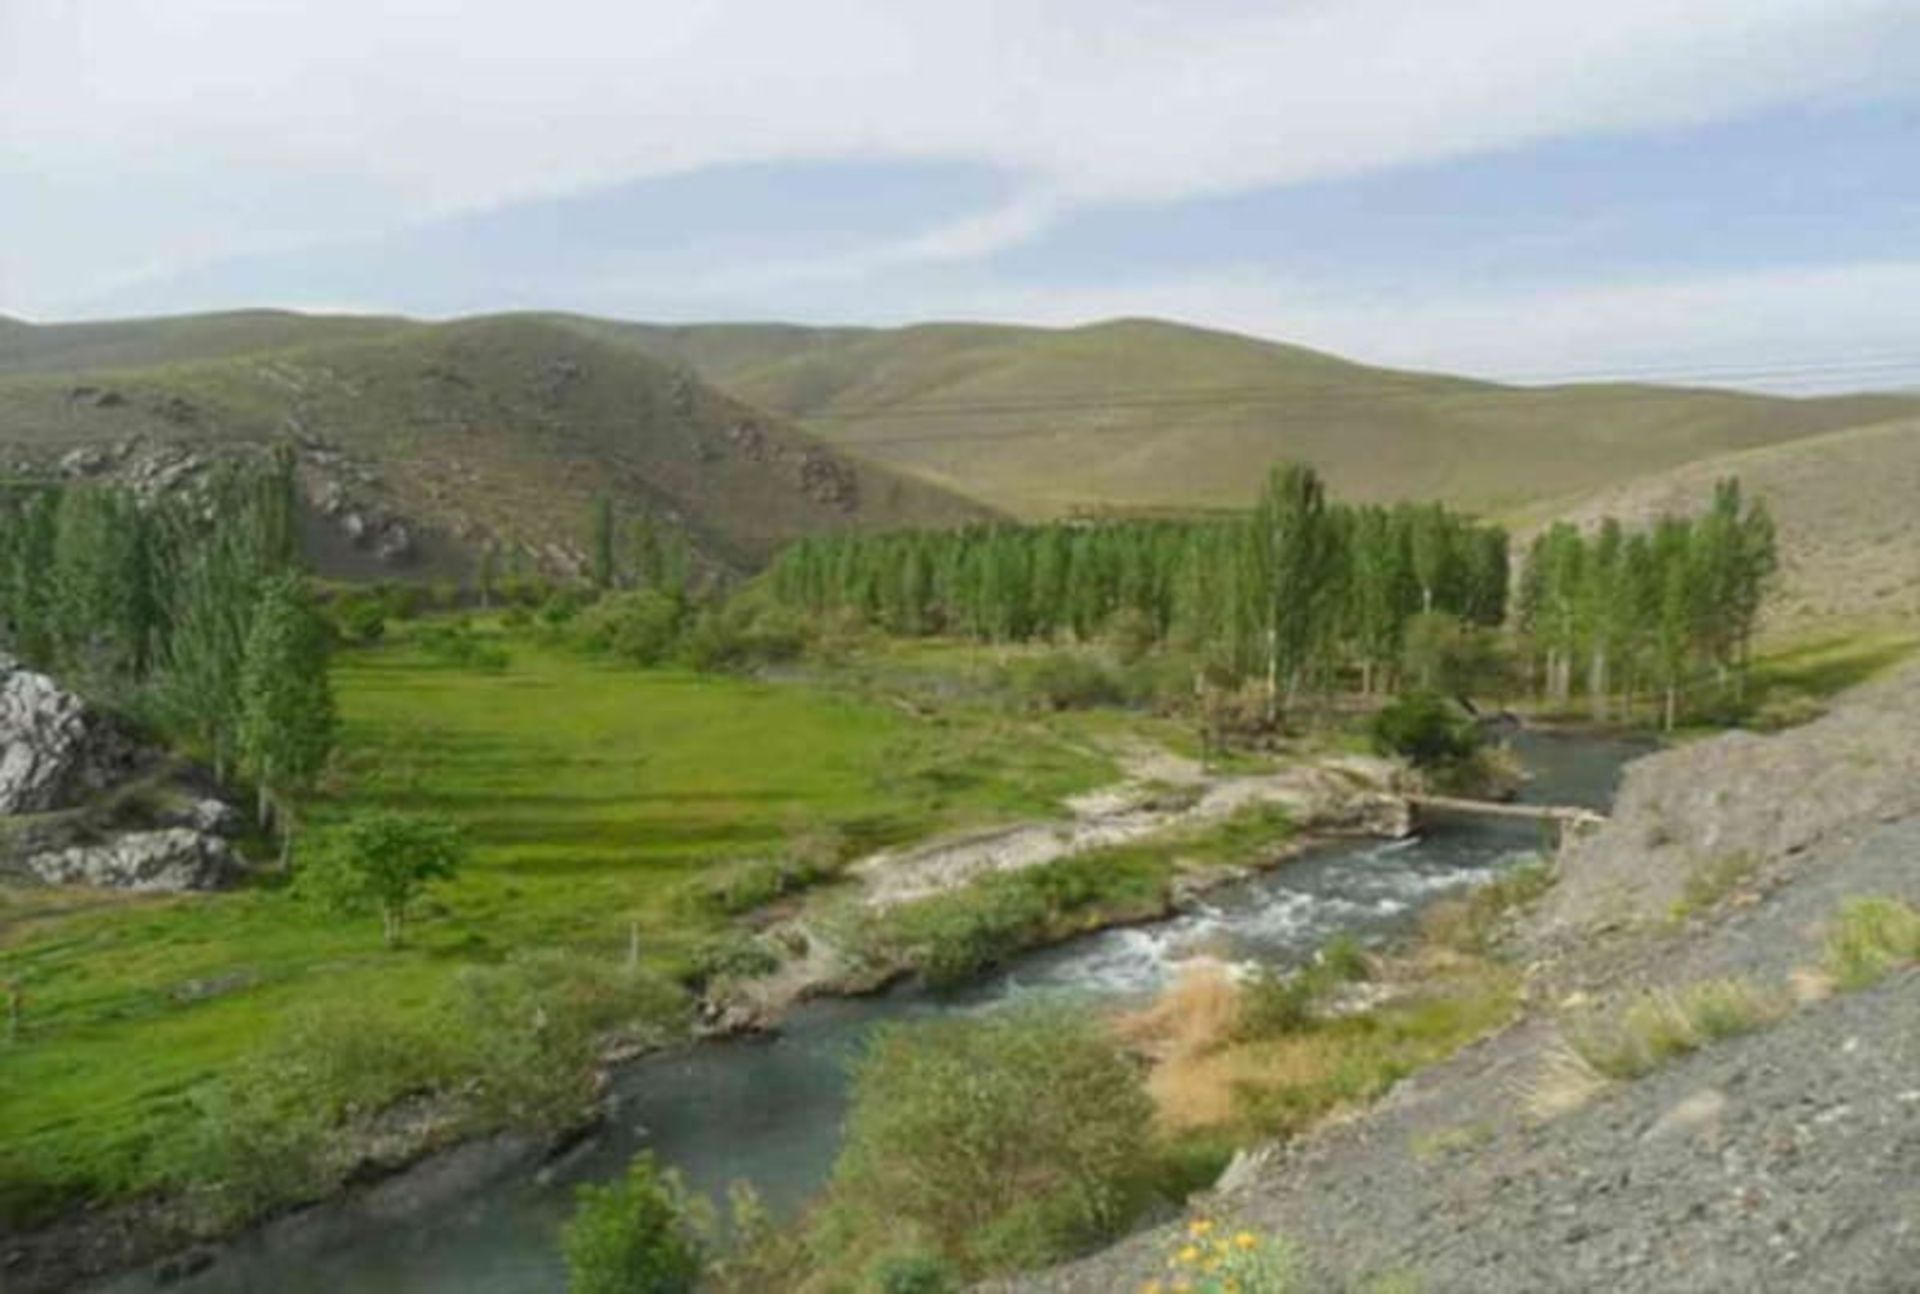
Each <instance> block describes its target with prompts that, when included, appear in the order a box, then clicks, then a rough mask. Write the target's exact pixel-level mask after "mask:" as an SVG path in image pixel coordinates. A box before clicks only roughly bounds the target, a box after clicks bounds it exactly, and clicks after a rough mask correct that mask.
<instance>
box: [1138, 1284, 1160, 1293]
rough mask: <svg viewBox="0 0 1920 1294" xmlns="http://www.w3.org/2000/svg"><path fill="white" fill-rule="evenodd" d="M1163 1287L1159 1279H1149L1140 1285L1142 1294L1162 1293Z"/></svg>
mask: <svg viewBox="0 0 1920 1294" xmlns="http://www.w3.org/2000/svg"><path fill="white" fill-rule="evenodd" d="M1163 1288H1165V1287H1164V1286H1162V1285H1161V1284H1160V1282H1159V1281H1148V1282H1147V1283H1146V1284H1145V1285H1142V1286H1141V1287H1140V1294H1160V1291H1161V1290H1162V1289H1163Z"/></svg>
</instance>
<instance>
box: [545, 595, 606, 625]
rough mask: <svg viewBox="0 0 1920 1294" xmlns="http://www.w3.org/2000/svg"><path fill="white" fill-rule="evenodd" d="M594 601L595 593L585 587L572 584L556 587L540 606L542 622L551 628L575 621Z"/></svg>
mask: <svg viewBox="0 0 1920 1294" xmlns="http://www.w3.org/2000/svg"><path fill="white" fill-rule="evenodd" d="M592 602H593V594H591V593H589V592H588V591H587V590H585V589H581V588H575V587H573V586H571V585H568V586H565V587H562V588H557V589H554V590H553V591H552V592H551V593H549V594H548V595H547V600H546V601H545V602H544V603H542V604H541V606H540V622H541V623H542V624H544V625H546V626H547V627H548V628H549V629H559V628H562V627H564V626H566V625H569V624H571V623H573V619H574V617H575V616H578V615H579V614H580V613H581V612H582V611H584V610H585V609H586V608H587V607H588V606H590V605H591V604H592Z"/></svg>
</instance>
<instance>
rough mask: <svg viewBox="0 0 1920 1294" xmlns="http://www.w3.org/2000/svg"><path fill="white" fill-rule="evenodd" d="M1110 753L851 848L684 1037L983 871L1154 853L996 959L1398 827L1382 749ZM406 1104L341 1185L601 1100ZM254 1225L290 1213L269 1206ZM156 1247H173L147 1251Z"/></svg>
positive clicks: (810, 981) (166, 1215) (629, 1055)
mask: <svg viewBox="0 0 1920 1294" xmlns="http://www.w3.org/2000/svg"><path fill="white" fill-rule="evenodd" d="M1121 762H1122V764H1123V766H1124V767H1125V769H1126V776H1125V777H1124V778H1123V780H1122V781H1120V782H1118V783H1113V784H1109V785H1108V786H1105V787H1103V788H1100V789H1097V790H1095V791H1092V792H1087V793H1083V794H1080V795H1077V796H1073V797H1069V798H1068V800H1067V801H1066V804H1065V816H1064V817H1063V818H1061V819H1058V820H1051V821H1042V822H1034V823H1027V824H1019V825H1014V826H1009V827H1002V828H996V829H993V830H990V831H985V832H981V831H972V832H961V833H957V834H953V835H949V836H945V837H936V838H935V839H933V840H931V841H928V842H924V843H922V844H920V845H917V846H913V847H911V848H907V849H901V850H889V851H880V852H878V853H876V854H874V855H871V856H869V857H867V858H864V859H862V860H859V861H857V862H856V863H854V864H853V865H852V866H851V867H849V868H848V869H847V870H846V872H845V873H844V880H843V881H842V882H841V883H840V884H837V885H835V886H833V887H832V890H831V893H830V894H824V895H809V896H807V902H806V903H805V904H803V911H802V914H801V915H799V916H796V917H789V918H786V919H784V920H781V921H778V922H776V923H774V924H772V925H768V926H763V928H762V929H761V930H760V931H759V932H758V935H757V937H756V938H755V940H754V946H755V947H757V948H760V949H764V950H767V951H768V952H769V953H770V954H772V955H773V957H775V958H776V959H777V968H776V969H775V970H774V971H772V972H771V973H768V974H761V975H753V976H721V977H719V978H718V979H716V980H715V981H714V982H713V983H712V984H710V985H709V987H708V990H707V991H706V992H705V993H704V994H703V995H702V997H701V999H700V1001H701V1016H702V1018H703V1021H704V1023H703V1025H702V1027H701V1029H700V1030H699V1032H700V1035H701V1036H703V1037H706V1038H712V1037H716V1036H723V1035H731V1034H736V1033H740V1032H746V1031H765V1030H769V1029H773V1028H776V1027H778V1025H779V1024H780V1023H781V1021H782V1020H783V1019H784V1018H785V1016H786V1015H787V1014H788V1013H789V1012H790V1011H791V1010H792V1009H793V1008H794V1007H796V1006H797V1005H798V1004H800V1003H802V1002H804V1001H806V1000H808V999H811V998H815V997H819V996H822V995H827V994H842V995H845V994H864V993H870V992H874V991H877V990H878V989H880V988H883V987H885V986H886V985H887V984H889V983H892V982H894V981H897V980H898V979H900V978H902V977H903V976H906V975H908V974H911V973H914V972H915V971H917V970H924V969H925V967H924V965H922V964H920V963H919V961H918V960H917V959H916V957H915V956H914V955H913V953H912V950H910V949H904V948H899V947H888V946H887V945H886V944H885V943H884V941H883V940H882V939H880V938H878V937H877V932H878V931H879V930H880V929H881V927H882V926H883V925H884V924H886V923H889V922H891V923H896V924H897V923H898V922H899V921H900V920H902V919H903V918H908V917H911V916H912V915H913V914H915V913H917V912H924V911H925V910H926V909H927V908H928V907H929V906H930V905H933V904H936V903H938V902H941V901H943V900H944V901H951V902H957V903H959V904H962V905H965V904H967V903H969V902H971V901H972V900H971V899H970V898H969V894H970V893H971V892H973V891H978V890H981V889H988V888H991V886H992V885H993V883H994V882H995V881H996V880H997V879H1002V878H1007V877H1012V876H1016V875H1021V874H1028V873H1032V872H1034V871H1035V870H1036V869H1046V868H1048V867H1051V866H1053V865H1056V864H1061V863H1065V862H1068V861H1069V860H1075V859H1079V860H1083V861H1084V862H1086V863H1088V864H1089V865H1097V864H1098V863H1100V862H1101V860H1103V859H1104V860H1107V861H1111V859H1112V857H1113V855H1114V851H1127V850H1131V851H1133V853H1134V854H1135V855H1136V856H1138V857H1141V858H1149V859H1151V860H1152V862H1153V865H1154V873H1153V875H1152V876H1151V877H1150V882H1151V883H1150V885H1149V886H1148V888H1147V889H1146V890H1145V891H1139V890H1136V891H1135V892H1133V893H1132V894H1131V895H1130V896H1127V895H1117V894H1113V895H1109V894H1105V893H1101V892H1097V891H1096V892H1093V893H1091V894H1090V895H1089V896H1088V898H1087V899H1086V901H1083V902H1079V903H1075V904H1072V905H1070V906H1071V910H1070V911H1067V910H1063V909H1061V908H1059V905H1057V904H1056V905H1051V906H1050V907H1049V909H1048V911H1047V913H1046V919H1045V920H1042V921H1039V922H1037V923H1034V924H1032V925H1030V926H1028V927H1024V928H1022V929H1020V930H1018V931H1012V932H1009V938H1008V939H1007V940H1006V942H1005V943H1004V945H1003V947H1002V948H1001V949H1000V954H1001V955H1008V956H1010V955H1013V954H1014V953H1017V952H1019V951H1022V950H1025V949H1029V948H1032V947H1036V946H1041V945H1045V944H1051V943H1057V942H1060V941H1062V940H1065V939H1068V938H1071V937H1073V936H1075V935H1079V934H1084V933H1086V932H1089V931H1093V930H1098V929H1102V928H1106V927H1110V926H1114V925H1120V924H1128V923H1138V922H1143V921H1150V920H1154V919H1156V918H1162V917H1165V916H1167V915H1169V914H1171V913H1173V912H1175V911H1178V910H1179V909H1180V908H1181V907H1182V905H1184V904H1188V903H1191V902H1192V901H1193V900H1194V899H1195V898H1196V897H1197V896H1198V895H1199V894H1201V893H1203V892H1205V891H1206V890H1209V889H1211V888H1214V887H1217V886H1219V885H1222V884H1227V883H1230V882H1232V881H1233V880H1234V879H1236V878H1239V877H1244V876H1245V875H1247V874H1249V873H1250V871H1252V870H1253V869H1255V868H1258V867H1270V866H1274V865H1277V864H1278V863H1279V862H1280V861H1282V860H1283V859H1285V858H1287V857H1292V856H1295V855H1297V854H1298V853H1299V852H1300V851H1301V850H1303V849H1305V848H1306V847H1308V846H1309V845H1310V844H1311V843H1313V842H1314V841H1316V840H1319V839H1325V838H1330V837H1331V836H1333V835H1334V834H1336V833H1340V832H1354V831H1360V832H1377V833H1380V834H1384V835H1388V836H1397V835H1401V834H1404V832H1405V831H1406V830H1407V822H1408V819H1407V812H1406V806H1405V801H1404V799H1403V798H1402V795H1401V790H1402V789H1403V788H1402V787H1401V780H1402V779H1401V775H1400V773H1399V772H1398V770H1397V769H1396V768H1395V766H1394V765H1392V764H1390V763H1388V762H1385V761H1380V760H1371V759H1366V758H1363V757H1357V756H1326V757H1322V758H1315V759H1310V760H1303V761H1302V762H1300V763H1298V764H1296V765H1293V766H1290V767H1287V768H1283V769H1281V770H1280V771H1278V772H1272V773H1263V774H1248V775H1209V774H1206V773H1204V772H1202V771H1201V770H1199V768H1198V766H1197V765H1194V764H1192V763H1191V762H1190V761H1184V760H1181V759H1180V758H1179V757H1178V756H1175V755H1173V754H1171V753H1168V752H1165V751H1160V750H1158V749H1155V748H1153V747H1151V746H1149V745H1146V744H1144V743H1140V742H1137V741H1136V742H1134V743H1132V744H1130V745H1128V746H1127V747H1126V749H1125V750H1124V751H1123V752H1122V757H1121ZM816 900H818V901H816ZM850 917H858V918H860V921H859V922H857V923H856V922H853V921H850V919H849V918H850ZM856 931H857V933H855V932H856ZM986 965H987V963H984V962H983V963H982V964H981V965H980V966H979V967H978V968H977V969H980V970H984V969H986ZM645 1050H646V1049H644V1048H642V1049H636V1048H635V1047H633V1046H631V1045H627V1044H620V1045H616V1046H613V1047H611V1048H610V1049H609V1050H608V1051H606V1052H605V1053H604V1054H603V1057H602V1061H603V1066H604V1067H606V1069H610V1068H611V1067H612V1066H615V1065H617V1064H621V1063H628V1062H631V1061H633V1060H635V1059H636V1058H637V1057H638V1056H640V1055H642V1054H644V1052H645ZM606 1069H603V1074H602V1078H601V1082H600V1083H599V1085H598V1086H599V1087H600V1089H601V1090H602V1091H606V1090H609V1089H610V1088H611V1086H612V1081H611V1077H610V1075H609V1073H608V1072H606ZM411 1106H412V1108H411V1110H410V1117H409V1118H408V1119H407V1120H405V1121H404V1122H403V1123H399V1124H396V1123H394V1122H391V1121H389V1122H386V1123H383V1125H382V1127H381V1128H380V1129H379V1135H378V1137H377V1144H376V1143H369V1144H368V1145H366V1146H364V1147H363V1148H362V1149H361V1150H356V1151H355V1153H354V1155H353V1157H352V1158H353V1163H352V1166H351V1167H350V1168H349V1169H348V1170H347V1171H345V1172H344V1173H343V1174H342V1175H341V1178H340V1180H341V1183H342V1185H343V1186H344V1187H345V1189H346V1190H347V1191H348V1193H349V1195H350V1196H354V1197H356V1198H357V1197H359V1196H371V1197H374V1198H392V1197H396V1196H400V1197H404V1196H406V1195H407V1194H408V1188H407V1187H406V1185H405V1180H406V1179H408V1178H410V1177H411V1176H412V1175H413V1174H415V1173H421V1174H423V1175H425V1176H426V1177H427V1178H429V1179H434V1180H439V1179H441V1178H443V1177H445V1176H447V1175H448V1174H449V1173H451V1174H452V1176H454V1177H456V1178H458V1177H461V1176H463V1175H464V1173H465V1171H466V1170H464V1169H460V1168H458V1167H456V1168H454V1169H447V1168H445V1167H444V1165H447V1164H452V1165H456V1166H457V1165H472V1164H490V1163H492V1162H493V1160H492V1159H491V1158H490V1157H488V1156H486V1155H484V1154H479V1155H477V1156H476V1155H475V1153H474V1152H471V1151H470V1150H469V1146H470V1145H472V1144H479V1145H489V1144H496V1143H498V1144H511V1145H514V1146H516V1147H517V1148H518V1149H517V1151H516V1155H515V1156H514V1159H513V1162H514V1163H515V1164H516V1165H517V1166H519V1167H522V1168H524V1167H525V1166H526V1164H527V1162H529V1156H531V1157H533V1158H534V1159H537V1158H538V1157H540V1155H541V1154H542V1151H541V1150H540V1147H541V1146H542V1145H547V1146H550V1147H551V1146H555V1145H564V1144H570V1143H571V1142H572V1141H573V1140H575V1139H577V1138H578V1137H579V1136H582V1135H587V1134H590V1133H591V1132H592V1131H593V1130H594V1129H595V1128H596V1127H598V1126H599V1124H600V1123H601V1121H602V1120H603V1119H604V1115H605V1112H606V1111H605V1106H604V1105H602V1107H601V1108H600V1110H599V1111H598V1112H597V1113H596V1115H595V1116H593V1117H592V1118H589V1119H585V1120H583V1121H582V1122H581V1123H580V1124H579V1125H578V1126H576V1127H572V1128H568V1129H566V1130H564V1131H562V1132H561V1133H559V1134H556V1135H555V1136H554V1137H552V1138H537V1137H529V1136H525V1135H520V1134H487V1135H483V1136H482V1137H481V1138H480V1139H479V1140H478V1141H477V1142H475V1141H472V1140H471V1138H472V1135H473V1134H471V1133H461V1132H458V1131H456V1130H455V1129H456V1128H457V1127H458V1126H459V1123H458V1121H456V1120H453V1119H452V1118H451V1117H450V1115H448V1114H446V1113H445V1112H443V1113H442V1114H440V1115H436V1114H435V1113H434V1112H433V1109H432V1107H431V1103H430V1102H429V1103H426V1104H422V1103H421V1102H419V1101H414V1102H412V1103H411ZM334 1206H335V1204H334V1202H323V1203H321V1204H320V1205H319V1206H318V1207H320V1208H322V1209H332V1208H334ZM312 1207H313V1206H307V1207H305V1208H302V1209H299V1210H296V1213H295V1215H294V1216H298V1215H299V1214H300V1213H304V1212H307V1211H310V1209H311V1208H312ZM345 1207H346V1210H347V1212H348V1213H349V1214H351V1213H353V1212H354V1210H355V1209H357V1208H359V1207H360V1205H359V1204H358V1203H355V1202H351V1201H350V1202H348V1203H347V1204H346V1205H345ZM266 1225H267V1226H268V1227H270V1228H272V1227H282V1226H286V1225H289V1224H287V1223H286V1222H285V1221H284V1220H274V1219H271V1218H269V1219H268V1220H267V1222H266ZM218 1242H219V1236H218V1234H217V1233H215V1232H210V1231H208V1230H207V1229H206V1228H205V1226H204V1223H202V1222H201V1221H199V1220H198V1219H196V1218H195V1217H194V1216H193V1214H192V1211H191V1210H189V1209H188V1208H186V1207H185V1206H184V1205H183V1204H182V1203H181V1202H179V1201H177V1200H174V1199H170V1198H168V1197H166V1196H154V1197H150V1198H147V1199H144V1200H141V1201H137V1202H134V1203H132V1204H129V1205H126V1206H123V1207H120V1208H116V1209H105V1210H87V1211H85V1212H83V1213H80V1214H77V1215H69V1216H68V1217H67V1218H65V1219H63V1220H61V1221H59V1222H57V1223H55V1224H54V1225H53V1226H51V1227H47V1228H43V1229H41V1230H40V1231H38V1232H36V1233H33V1234H31V1235H28V1236H24V1237H19V1238H16V1239H14V1240H12V1241H10V1242H9V1243H8V1244H7V1246H6V1247H5V1248H4V1249H0V1262H4V1263H7V1264H8V1265H7V1266H6V1267H5V1268H3V1269H0V1270H6V1271H8V1273H9V1276H10V1280H11V1281H13V1282H16V1283H18V1284H19V1285H20V1286H21V1287H22V1288H24V1289H27V1290H41V1289H58V1288H64V1287H67V1286H70V1285H71V1284H72V1283H73V1282H74V1281H76V1280H78V1279H81V1278H83V1277H86V1276H98V1275H99V1274H101V1273H104V1272H108V1271H112V1270H115V1269H121V1268H127V1267H132V1266H138V1265H142V1264H153V1263H155V1262H156V1260H158V1269H164V1270H167V1271H180V1270H185V1269H187V1268H191V1267H194V1266H195V1265H197V1263H198V1262H199V1261H200V1260H199V1258H198V1257H196V1256H195V1255H199V1254H204V1253H205V1252H206V1250H207V1246H209V1245H212V1244H217V1243H218ZM169 1252H174V1253H175V1257H173V1258H163V1257H162V1255H165V1254H167V1253H169Z"/></svg>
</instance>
